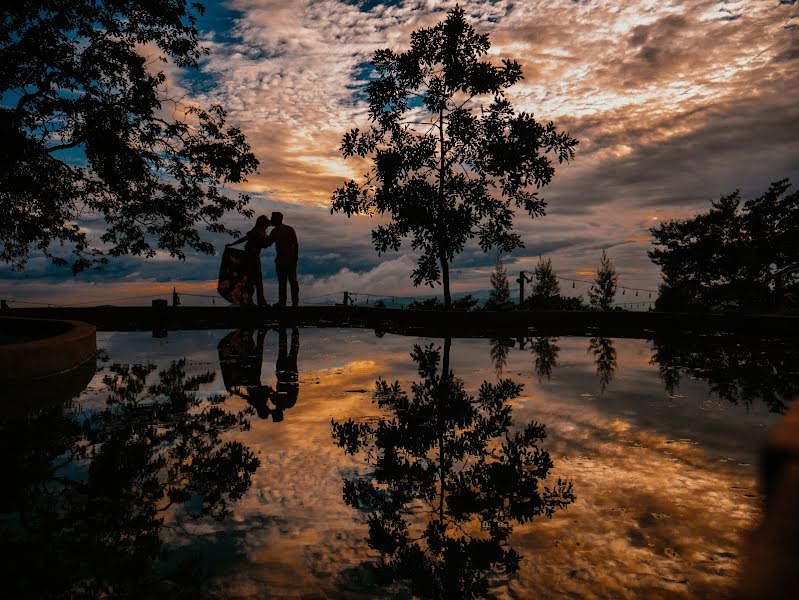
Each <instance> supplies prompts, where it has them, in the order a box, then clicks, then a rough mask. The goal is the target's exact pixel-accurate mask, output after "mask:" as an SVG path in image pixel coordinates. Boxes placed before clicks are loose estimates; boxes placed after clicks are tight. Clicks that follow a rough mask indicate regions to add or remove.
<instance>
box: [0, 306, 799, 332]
mask: <svg viewBox="0 0 799 600" xmlns="http://www.w3.org/2000/svg"><path fill="white" fill-rule="evenodd" d="M12 313H13V314H14V315H16V316H21V317H22V316H24V317H35V318H48V319H61V320H78V321H85V322H87V323H92V324H93V325H95V326H96V327H97V329H98V330H101V331H136V330H139V331H141V330H144V331H147V330H180V329H236V328H239V327H252V326H257V325H259V324H268V323H276V322H280V323H285V324H291V325H301V326H310V327H368V328H372V329H375V330H378V331H382V332H385V333H397V334H410V335H426V336H431V337H444V336H451V337H515V336H516V335H521V334H524V333H525V332H529V331H534V332H535V333H536V335H577V336H582V335H591V336H594V335H604V336H607V337H638V338H648V337H651V333H652V332H653V331H654V332H658V333H673V334H675V335H678V334H682V333H683V332H686V331H690V332H695V333H731V334H736V335H749V336H756V337H780V338H785V337H799V316H758V315H719V314H700V313H658V312H619V311H608V312H599V311H579V312H571V311H521V312H520V311H505V312H489V311H479V312H449V313H446V312H440V311H425V310H400V309H392V308H381V309H376V308H369V307H364V306H347V307H344V306H300V307H299V308H297V309H288V310H278V309H271V310H258V309H255V308H253V309H249V308H235V307H195V306H179V307H177V308H174V307H168V308H160V309H156V308H151V307H144V306H130V307H79V308H67V307H64V308H24V309H14V310H13V311H12Z"/></svg>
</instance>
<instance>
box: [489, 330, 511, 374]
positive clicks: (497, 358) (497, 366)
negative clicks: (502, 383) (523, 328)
mask: <svg viewBox="0 0 799 600" xmlns="http://www.w3.org/2000/svg"><path fill="white" fill-rule="evenodd" d="M514 344H515V342H514V340H513V339H512V338H491V339H490V340H489V345H490V354H491V362H492V363H493V364H494V371H496V373H497V378H500V377H502V371H503V370H504V369H505V365H506V364H507V363H508V354H509V353H510V349H511V348H513V346H514Z"/></svg>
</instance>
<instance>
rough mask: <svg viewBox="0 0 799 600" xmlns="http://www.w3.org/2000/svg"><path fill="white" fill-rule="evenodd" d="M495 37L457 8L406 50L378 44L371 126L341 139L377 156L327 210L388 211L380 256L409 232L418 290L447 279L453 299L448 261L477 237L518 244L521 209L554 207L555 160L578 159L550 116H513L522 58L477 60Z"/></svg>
mask: <svg viewBox="0 0 799 600" xmlns="http://www.w3.org/2000/svg"><path fill="white" fill-rule="evenodd" d="M490 46H491V44H490V43H489V40H488V35H487V34H478V33H477V32H476V31H475V30H474V28H473V27H472V26H471V25H469V23H467V21H466V19H465V18H464V11H463V9H462V8H460V7H457V6H456V7H455V8H453V9H451V10H450V11H449V12H448V13H447V17H446V19H445V20H444V21H442V22H441V23H439V24H437V25H435V26H434V27H430V28H426V29H419V30H417V31H415V32H413V33H412V34H411V47H410V49H409V50H407V51H406V52H399V53H398V52H394V51H393V50H390V49H383V50H378V51H376V52H375V53H374V56H373V58H372V63H371V64H372V66H373V67H374V69H375V72H376V75H377V77H376V78H375V79H373V80H372V81H371V82H369V84H368V86H367V95H368V98H369V115H370V118H371V120H372V123H373V125H372V126H371V127H370V128H369V129H368V130H366V131H361V130H360V129H353V130H351V131H350V132H349V133H347V134H345V135H344V138H343V141H342V145H341V150H342V152H343V154H344V156H345V157H350V156H358V157H361V158H367V157H368V158H371V160H372V161H373V167H372V168H371V170H370V171H369V173H367V176H366V179H365V181H363V182H362V183H356V182H355V181H352V180H351V181H348V182H347V183H345V184H344V185H343V186H342V187H340V188H339V189H337V190H336V192H335V193H334V194H333V197H332V201H331V212H344V213H345V214H346V215H347V216H348V217H349V216H351V215H353V214H374V213H377V214H379V215H387V216H388V218H389V219H388V223H387V224H385V225H380V226H378V227H377V229H375V230H374V231H372V240H373V242H374V246H375V249H376V250H377V251H378V253H381V254H382V253H384V252H388V251H389V250H394V251H398V250H399V248H400V245H401V243H402V240H403V239H404V238H407V237H411V247H412V248H413V249H414V250H416V251H418V252H419V260H418V262H417V266H416V269H415V270H414V271H413V274H412V278H413V282H414V285H421V284H422V283H425V284H428V285H430V286H431V287H432V286H433V285H434V284H436V283H441V284H442V287H443V291H444V305H445V307H446V308H447V309H449V308H451V306H452V299H451V296H450V284H449V265H450V263H451V262H452V261H453V259H454V257H455V255H456V254H458V253H459V252H461V251H462V250H463V248H464V246H465V244H466V242H467V241H468V240H469V239H471V238H474V237H477V238H478V240H479V243H480V247H481V248H482V249H483V250H484V251H485V252H488V251H489V250H490V249H492V248H495V247H496V248H499V249H500V250H501V251H502V252H510V251H511V250H513V249H514V248H519V247H522V246H523V244H522V241H521V238H520V237H519V235H518V234H516V233H513V217H514V210H513V208H514V206H515V207H516V208H520V209H523V210H524V211H526V212H527V213H528V214H529V215H530V216H531V217H537V216H541V215H543V214H544V210H545V208H546V203H545V202H544V200H543V199H542V198H540V197H538V194H537V192H536V191H535V190H537V189H539V188H541V187H543V186H545V185H547V184H548V183H549V182H550V180H551V179H552V176H553V174H554V172H555V169H554V167H553V165H552V161H551V160H550V157H549V154H550V153H552V154H553V155H554V156H555V157H557V160H558V162H563V161H569V160H571V159H572V158H573V157H574V148H575V146H576V145H577V140H575V139H574V138H572V137H569V136H568V134H566V133H560V132H558V131H557V130H556V129H555V126H554V125H553V124H552V123H551V122H550V123H547V124H546V125H542V124H540V123H538V122H537V121H536V120H535V119H534V118H533V116H532V115H530V114H528V113H524V112H522V113H519V114H516V113H515V112H514V110H513V107H512V106H511V104H510V102H509V101H508V100H507V99H506V98H505V90H506V89H507V88H509V87H510V86H512V85H513V84H515V83H516V82H518V81H519V80H520V79H521V78H522V69H521V67H520V66H519V64H518V63H517V62H516V61H513V60H509V59H504V60H503V61H502V64H501V66H496V65H493V64H491V63H490V62H488V61H484V60H480V59H481V57H484V56H485V55H486V53H487V52H488V49H489V48H490Z"/></svg>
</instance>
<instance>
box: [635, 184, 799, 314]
mask: <svg viewBox="0 0 799 600" xmlns="http://www.w3.org/2000/svg"><path fill="white" fill-rule="evenodd" d="M790 185H791V184H790V182H789V181H788V180H787V179H783V180H781V181H777V182H774V183H772V184H771V186H769V189H768V190H767V191H766V193H765V194H763V195H762V196H759V197H757V198H754V199H751V200H747V201H746V202H744V203H743V206H741V195H740V193H739V192H737V191H736V192H734V193H732V194H729V195H726V196H722V197H721V198H719V199H718V200H716V201H714V202H712V203H711V205H710V209H709V210H708V211H707V212H703V213H699V214H697V215H696V216H694V217H691V218H689V219H675V220H671V221H665V222H663V223H660V224H659V225H658V226H657V227H653V228H652V229H650V232H651V233H652V236H653V237H654V240H653V244H654V245H655V248H654V249H652V250H650V251H649V257H650V258H651V259H652V262H654V263H655V264H657V265H659V266H660V267H661V269H662V271H663V285H662V286H661V293H660V297H659V298H658V306H659V307H660V308H671V307H680V308H682V307H683V305H685V304H698V305H703V306H707V307H712V306H714V305H719V304H723V303H725V302H727V301H731V300H734V301H737V302H740V303H743V304H746V303H748V302H754V301H759V300H763V299H764V298H767V297H769V296H770V295H771V288H772V286H774V285H775V284H776V283H779V284H782V285H784V286H785V287H793V286H797V285H799V245H797V243H796V240H797V239H799V191H796V190H794V191H793V192H791V193H788V190H789V188H790ZM792 267H793V268H792ZM779 272H783V276H782V277H781V278H780V281H775V274H777V273H779ZM777 300H778V301H780V300H782V298H777Z"/></svg>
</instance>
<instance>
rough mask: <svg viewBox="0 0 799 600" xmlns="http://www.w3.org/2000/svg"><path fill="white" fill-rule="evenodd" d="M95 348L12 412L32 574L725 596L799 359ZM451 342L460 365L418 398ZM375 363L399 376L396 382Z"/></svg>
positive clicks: (79, 590) (12, 528)
mask: <svg viewBox="0 0 799 600" xmlns="http://www.w3.org/2000/svg"><path fill="white" fill-rule="evenodd" d="M415 346H417V347H418V348H419V349H418V350H416V354H415V359H414V358H412V357H411V353H412V352H414V347H415ZM98 347H100V348H102V351H101V353H100V356H99V358H100V360H99V361H98V369H99V370H98V373H97V374H96V375H95V377H94V379H93V380H92V382H91V384H90V385H89V387H88V388H87V389H86V390H85V391H84V392H83V393H82V394H81V395H80V396H79V397H78V398H76V399H74V400H73V401H71V402H69V403H67V404H66V405H56V406H51V407H49V408H46V409H42V410H37V411H35V412H32V413H30V414H28V415H27V416H25V417H24V418H22V417H18V416H16V417H7V418H4V419H3V421H2V430H1V431H0V433H2V445H3V449H4V450H5V454H6V456H7V460H8V464H9V471H10V473H11V475H10V479H11V484H12V485H11V486H10V489H12V490H13V493H11V494H9V495H7V496H6V498H5V499H4V502H3V506H2V509H1V510H2V513H3V517H2V530H3V534H2V535H3V538H4V539H3V542H4V543H5V544H13V547H15V548H17V552H16V553H15V557H14V559H12V560H11V561H9V562H7V563H6V564H5V565H4V567H3V568H4V570H5V571H6V572H5V573H4V575H3V576H4V579H5V581H11V582H14V583H13V586H12V589H14V590H15V591H16V592H17V593H18V594H22V595H26V596H35V595H37V594H38V595H41V596H47V595H49V596H52V597H60V596H68V595H70V594H72V595H77V596H98V597H104V596H107V595H110V596H112V597H113V596H115V595H119V596H124V595H126V594H132V595H134V596H138V597H145V596H150V597H183V596H185V597H195V596H196V595H205V596H212V597H213V596H218V597H236V598H250V597H251V598H262V597H276V598H300V597H302V598H316V597H319V598H325V597H344V598H379V597H386V596H389V597H397V598H407V597H411V596H412V595H413V592H414V591H415V592H417V593H419V594H421V593H425V594H428V595H432V596H435V595H444V596H446V595H453V596H454V595H457V596H458V597H468V596H469V595H470V593H471V594H479V593H481V592H482V591H484V588H485V589H486V590H487V592H486V593H487V594H488V595H490V596H492V597H500V598H504V597H507V598H529V597H542V598H549V597H551V598H560V597H569V596H571V597H579V598H607V597H613V598H627V597H629V598H634V597H643V596H646V597H656V598H657V597H662V598H669V597H716V596H720V595H723V594H724V592H725V590H727V589H728V587H729V586H730V585H732V584H733V583H734V577H735V573H736V568H737V566H738V561H739V554H740V544H741V540H742V536H744V535H745V533H746V532H747V531H748V530H750V529H751V528H752V527H753V526H754V524H755V522H756V519H757V518H758V515H759V511H760V506H761V498H760V497H759V492H758V489H757V482H756V476H757V473H756V461H757V452H758V448H759V446H760V444H761V443H762V441H763V440H764V438H765V436H766V434H767V432H768V431H769V430H770V428H771V427H773V425H774V423H775V422H776V420H777V419H778V418H779V414H780V413H781V412H784V410H785V406H786V402H787V401H786V400H785V398H787V397H790V396H791V395H792V394H793V393H795V392H796V391H797V384H799V373H797V371H796V367H794V366H793V365H795V364H797V362H796V358H797V354H799V351H797V349H796V348H795V347H794V346H793V345H791V344H788V343H785V342H779V341H767V340H761V341H757V342H753V341H751V340H749V341H746V342H741V341H737V340H734V339H727V338H722V339H715V338H697V339H686V338H677V339H658V340H654V341H647V340H635V339H606V338H576V337H561V338H551V337H550V338H542V337H534V336H532V337H531V336H525V337H523V338H519V339H508V340H483V339H454V340H452V341H451V343H450V344H447V343H446V342H445V341H444V340H441V339H425V338H413V337H403V336H396V335H384V336H382V337H378V336H376V335H375V333H374V332H372V331H370V330H361V329H291V328H289V329H287V330H286V329H284V330H270V331H268V332H267V331H265V332H261V333H260V334H259V333H258V332H255V331H246V330H239V331H236V332H230V331H193V332H192V331H186V332H170V333H169V334H168V337H166V338H154V337H152V335H151V334H149V333H145V332H137V333H98ZM425 349H427V350H426V352H427V353H425ZM433 359H435V361H436V362H435V364H432V366H431V364H428V369H427V372H426V371H425V367H424V364H422V366H421V371H422V372H421V373H420V362H422V363H423V362H424V361H425V360H427V361H428V362H429V361H432V360H433ZM445 361H447V362H448V363H449V368H450V369H451V371H452V372H453V374H454V376H455V377H456V378H457V380H458V381H459V382H462V390H461V389H460V387H458V386H459V385H460V384H458V386H456V387H453V388H451V389H450V388H447V389H449V391H448V392H447V400H446V402H447V403H448V404H447V407H446V409H445V410H444V409H442V408H441V402H440V399H437V400H434V401H433V402H432V403H431V404H430V405H429V406H427V408H425V409H424V410H427V411H428V412H427V413H425V412H424V411H423V410H422V411H421V412H420V411H419V410H417V408H418V406H421V405H422V404H423V402H424V400H423V398H422V397H423V396H424V394H425V393H428V396H430V394H434V393H439V392H437V391H436V390H439V391H440V389H439V388H436V385H437V383H436V382H438V385H439V386H440V384H441V380H440V373H441V363H442V362H445ZM437 378H439V379H437ZM380 379H382V380H386V381H387V382H388V383H393V382H395V381H397V382H398V384H399V388H397V389H396V390H394V392H391V393H388V392H385V391H384V393H383V394H382V396H381V399H382V400H383V404H382V406H378V404H377V402H376V401H375V398H374V395H373V392H374V391H375V383H376V381H377V380H380ZM505 379H511V380H513V381H514V382H515V383H516V384H520V385H521V386H522V387H521V389H517V388H510V387H505V388H503V387H501V385H503V384H500V383H499V382H500V381H502V380H505ZM485 381H487V382H489V383H490V384H492V385H493V386H496V387H489V388H485V389H484V390H483V392H482V393H481V391H480V390H481V385H482V384H483V382H485ZM413 382H421V383H422V384H424V383H427V386H428V387H427V388H419V394H421V396H420V398H422V399H421V400H419V399H417V400H418V401H416V403H415V401H414V398H413V391H412V387H411V386H412V383H413ZM507 385H510V384H507ZM425 389H427V392H425ZM431 390H432V391H431ZM402 394H405V397H403V396H402ZM459 394H460V395H459ZM403 398H405V399H403ZM428 399H429V398H428ZM16 401H18V402H23V401H24V399H16ZM458 402H460V404H458ZM414 407H417V408H414ZM469 410H472V411H473V414H471V416H470V415H468V414H466V413H465V412H464V411H467V412H468V411H469ZM414 411H416V412H414ZM347 423H350V424H351V425H350V426H349V427H350V429H348V430H346V431H345V430H344V429H342V428H344V427H345V426H346V425H345V424H347ZM531 423H535V424H537V425H540V426H543V427H541V428H539V429H537V430H532V429H531V430H528V433H529V434H530V435H529V436H528V437H527V438H524V439H522V438H521V437H518V436H517V434H518V435H521V432H524V431H525V427H526V426H527V425H528V424H531ZM392 427H393V429H392ZM353 432H354V433H353ZM377 432H382V433H380V434H378V433H377ZM334 434H336V435H335V436H334ZM353 435H354V436H355V437H358V435H360V437H358V439H357V440H355V441H353V440H354V438H353ZM544 435H545V437H543V436H544ZM437 436H439V437H441V439H440V440H439V437H437ZM514 436H517V437H514ZM542 437H543V439H540V438H542ZM445 438H446V441H445ZM508 440H510V441H508ZM514 440H515V441H514ZM348 442H349V443H350V444H349V447H348ZM438 442H441V444H442V445H441V446H440V447H439V445H438ZM445 444H449V446H447V447H446V449H445V452H444V454H445V455H446V456H451V455H452V454H453V453H457V452H459V451H460V452H463V453H465V454H463V456H461V457H460V458H459V457H455V458H454V459H453V460H450V461H449V462H447V461H446V460H445V461H442V460H441V459H440V454H439V450H441V449H444V446H445ZM513 444H516V445H515V446H514V445H513ZM347 450H350V452H347ZM547 454H548V456H547ZM423 455H424V456H429V460H428V459H427V458H424V456H423ZM420 457H421V458H420ZM525 457H526V458H525ZM525 460H526V461H527V462H525ZM437 461H438V462H437ZM503 461H504V462H503ZM514 461H515V462H514ZM389 463H390V464H389ZM439 463H442V464H443V463H446V464H444V466H441V464H439ZM497 464H502V465H505V467H503V468H504V470H502V471H501V472H500V470H498V469H497V468H496V465H497ZM430 465H433V467H435V468H432V467H431V468H430V469H428V470H425V469H427V467H428V466H430ZM492 465H494V466H492ZM514 465H515V466H514ZM439 467H440V468H439ZM428 471H429V472H428ZM470 478H471V479H470ZM441 479H444V480H445V481H446V482H447V483H445V490H446V491H445V492H444V494H443V496H444V501H442V493H441V485H440V480H441ZM558 480H560V484H558ZM477 481H480V482H483V483H482V484H480V485H477V484H476V483H475V482H477ZM359 486H360V487H359ZM491 490H494V492H492V491H491ZM497 490H499V491H497ZM531 490H533V491H535V492H536V493H531ZM536 490H537V491H536ZM369 494H372V495H371V496H369ZM458 494H460V496H458ZM431 524H432V525H431ZM429 527H432V528H433V529H436V527H438V528H439V530H436V531H434V532H433V533H431V531H433V529H427V528H429ZM431 540H432V541H434V540H438V541H437V542H436V543H441V544H444V546H445V547H444V548H443V549H442V548H435V547H433V548H431V547H430V544H431V543H433V542H432V541H431ZM43 565H47V566H46V567H44V566H43ZM43 572H46V573H48V577H47V578H45V579H43V578H42V573H43ZM414 573H422V574H424V577H418V580H415V577H416V576H415V575H414ZM425 586H427V587H425ZM456 591H457V593H456Z"/></svg>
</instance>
